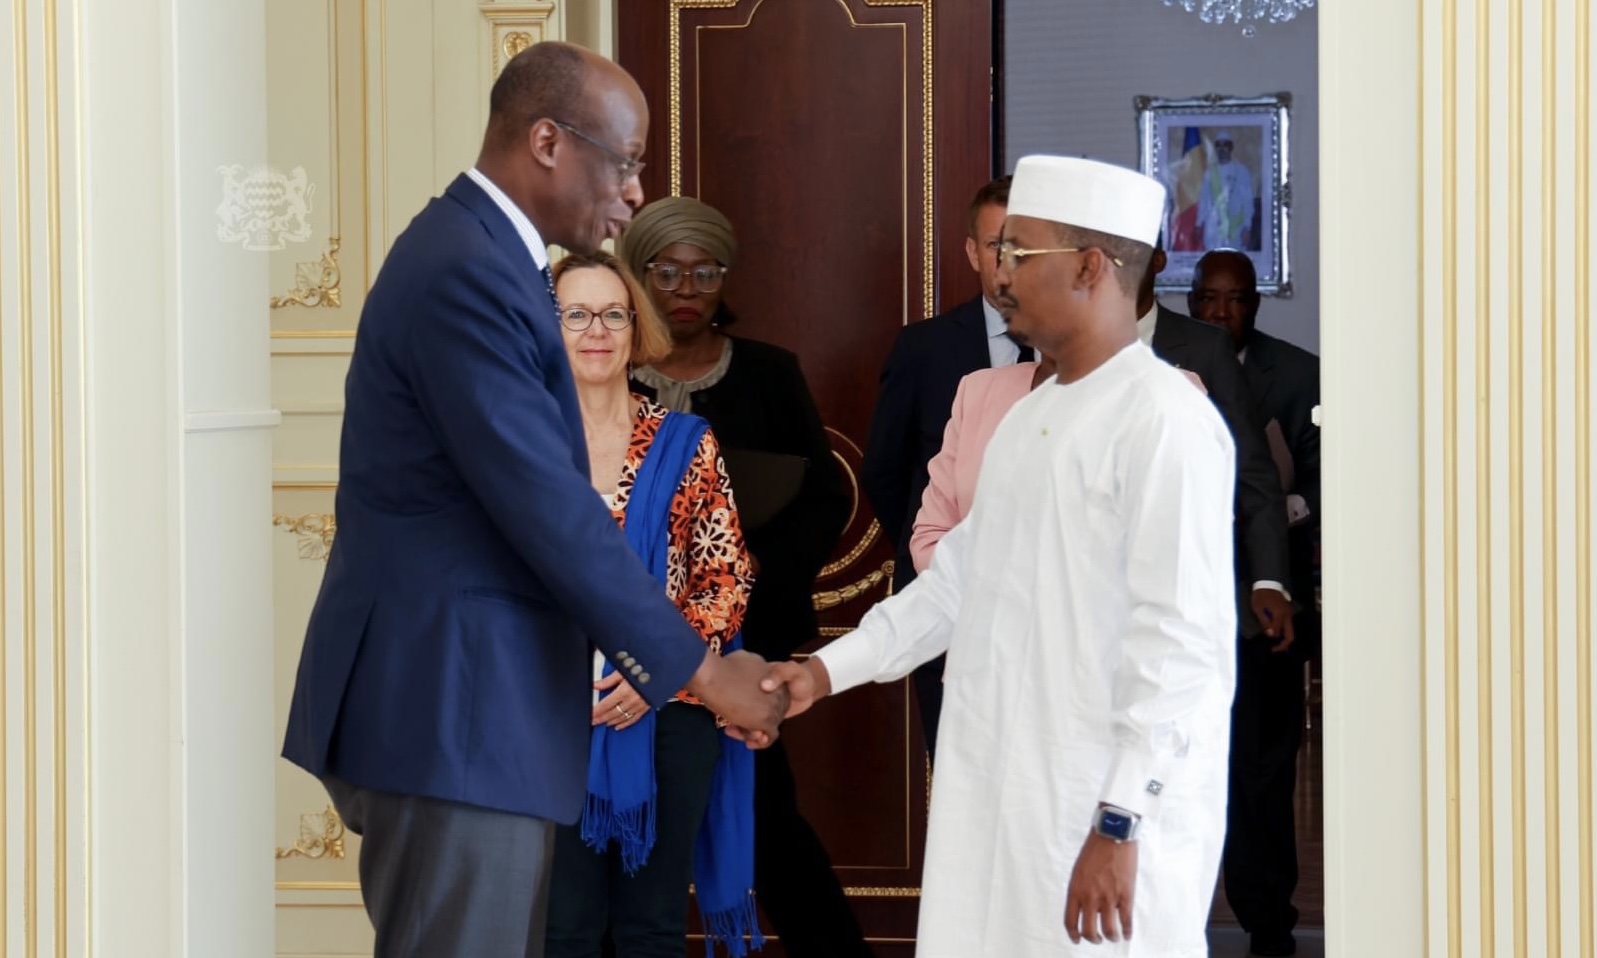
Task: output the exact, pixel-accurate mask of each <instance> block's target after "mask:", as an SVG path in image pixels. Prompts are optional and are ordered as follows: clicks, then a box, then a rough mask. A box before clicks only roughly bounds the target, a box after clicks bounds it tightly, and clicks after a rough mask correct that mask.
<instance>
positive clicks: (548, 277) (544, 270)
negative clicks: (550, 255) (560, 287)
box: [538, 266, 560, 313]
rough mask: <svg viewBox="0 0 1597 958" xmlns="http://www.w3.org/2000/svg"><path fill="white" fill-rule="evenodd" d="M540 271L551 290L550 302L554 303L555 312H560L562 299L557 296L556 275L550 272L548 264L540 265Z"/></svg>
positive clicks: (545, 284) (545, 283)
mask: <svg viewBox="0 0 1597 958" xmlns="http://www.w3.org/2000/svg"><path fill="white" fill-rule="evenodd" d="M538 272H540V273H542V274H543V283H544V286H546V287H547V288H548V290H549V302H551V303H554V306H555V312H557V313H558V312H560V300H559V299H558V298H557V297H556V296H555V277H554V274H553V273H551V272H549V267H548V266H540V267H538Z"/></svg>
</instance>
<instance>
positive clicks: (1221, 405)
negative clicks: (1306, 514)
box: [1137, 249, 1294, 648]
mask: <svg viewBox="0 0 1597 958" xmlns="http://www.w3.org/2000/svg"><path fill="white" fill-rule="evenodd" d="M1164 267H1165V254H1164V250H1163V249H1155V250H1154V253H1153V261H1152V262H1151V263H1150V264H1149V265H1148V271H1147V273H1146V274H1145V275H1144V276H1143V279H1142V287H1141V289H1140V291H1139V293H1138V298H1137V310H1138V315H1139V316H1140V317H1141V318H1140V319H1138V320H1137V334H1138V336H1139V337H1141V339H1142V341H1143V342H1144V343H1146V344H1147V345H1149V346H1150V347H1152V349H1153V352H1154V355H1156V356H1158V357H1159V358H1160V359H1162V360H1164V361H1165V362H1167V363H1169V364H1170V365H1172V366H1175V367H1176V368H1177V369H1185V370H1188V371H1190V372H1192V373H1194V374H1195V375H1197V376H1198V378H1199V379H1201V380H1202V381H1203V386H1204V388H1205V389H1206V390H1208V393H1209V399H1210V400H1211V401H1213V402H1214V405H1215V408H1216V409H1218V410H1219V411H1220V416H1221V417H1222V418H1223V419H1224V420H1225V422H1226V425H1227V426H1229V427H1230V428H1231V436H1232V438H1233V439H1234V440H1235V442H1236V446H1237V535H1238V540H1237V550H1236V554H1237V584H1238V601H1239V608H1238V615H1237V622H1238V624H1239V625H1240V627H1241V629H1242V633H1243V634H1244V635H1245V636H1260V635H1262V636H1264V637H1265V638H1266V639H1270V640H1272V641H1271V642H1270V643H1269V644H1271V645H1273V646H1279V647H1281V648H1285V647H1287V646H1290V645H1291V643H1292V640H1293V636H1294V632H1293V626H1292V601H1291V599H1290V597H1289V592H1288V587H1289V585H1288V584H1289V583H1290V582H1291V575H1290V563H1289V562H1288V560H1287V517H1286V498H1285V495H1284V494H1283V493H1282V491H1281V478H1280V473H1279V472H1278V471H1277V470H1276V467H1275V462H1274V460H1272V459H1271V458H1270V446H1269V442H1268V440H1266V438H1265V433H1264V424H1263V423H1261V422H1260V421H1259V420H1258V416H1257V414H1256V412H1255V410H1254V408H1253V402H1252V400H1251V399H1250V398H1249V397H1248V390H1247V386H1246V384H1245V383H1244V381H1243V377H1242V370H1241V369H1240V368H1239V367H1238V365H1237V361H1236V354H1235V353H1234V352H1233V351H1232V349H1231V342H1230V339H1229V338H1228V337H1227V336H1226V335H1225V334H1224V333H1223V332H1222V331H1220V330H1217V329H1215V328H1213V327H1212V326H1208V325H1206V324H1204V323H1200V322H1198V321H1197V320H1195V319H1192V318H1191V317H1189V316H1183V315H1181V314H1180V313H1177V312H1175V311H1174V310H1170V309H1166V308H1165V307H1164V306H1163V305H1161V304H1160V303H1159V301H1158V298H1157V297H1156V296H1155V295H1154V283H1155V279H1156V278H1157V277H1158V275H1159V273H1160V272H1162V271H1163V270H1164Z"/></svg>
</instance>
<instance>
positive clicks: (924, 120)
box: [666, 0, 936, 316]
mask: <svg viewBox="0 0 1597 958" xmlns="http://www.w3.org/2000/svg"><path fill="white" fill-rule="evenodd" d="M739 2H740V0H671V12H670V17H669V20H668V22H667V34H668V36H667V40H666V42H667V46H668V53H669V56H668V61H669V64H668V72H669V74H670V77H669V83H668V85H667V88H668V91H669V93H668V96H669V103H668V107H669V112H670V116H669V133H670V153H671V155H670V164H671V170H670V172H671V177H670V181H671V195H672V196H681V195H682V132H683V131H682V11H683V10H685V9H686V10H726V9H731V8H733V7H736V6H737V5H738V3H739ZM763 2H764V0H755V3H754V5H753V7H751V8H750V9H749V17H748V20H747V21H745V23H744V24H743V25H744V26H747V25H748V24H749V23H752V22H753V20H754V15H755V13H757V12H758V11H759V8H760V4H761V3H763ZM864 3H865V5H866V6H867V7H919V8H920V10H921V309H922V310H923V314H924V315H926V316H931V315H932V314H933V313H935V312H936V295H935V289H934V287H935V283H934V276H935V273H934V263H935V249H936V243H935V241H934V238H933V229H934V227H933V222H934V209H935V206H934V198H935V193H934V189H933V179H932V172H933V166H934V159H935V155H936V154H935V151H934V149H933V137H932V121H933V116H934V113H933V110H932V85H933V84H932V80H933V70H934V66H933V62H932V0H864ZM838 4H839V5H840V6H842V8H843V12H844V13H846V14H847V15H848V18H849V21H850V22H852V23H854V25H855V26H860V25H861V24H859V23H858V21H855V20H854V13H853V11H851V10H849V9H848V4H847V3H846V2H845V0H838ZM865 26H887V24H865ZM898 26H907V25H906V24H898ZM906 68H907V67H906ZM904 107H905V109H906V110H907V109H908V107H909V105H908V104H907V103H906V104H904ZM908 146H909V145H908V143H907V142H906V143H905V148H906V149H908ZM907 199H908V197H906V200H907ZM907 239H908V237H906V240H907ZM906 262H907V257H906ZM908 305H909V304H908V303H906V304H905V307H906V309H907V308H908Z"/></svg>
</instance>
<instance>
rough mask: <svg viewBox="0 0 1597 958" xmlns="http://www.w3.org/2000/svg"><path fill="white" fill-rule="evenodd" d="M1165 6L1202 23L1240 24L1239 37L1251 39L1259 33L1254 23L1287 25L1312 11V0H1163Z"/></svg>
mask: <svg viewBox="0 0 1597 958" xmlns="http://www.w3.org/2000/svg"><path fill="white" fill-rule="evenodd" d="M1164 5H1165V6H1167V7H1177V6H1179V7H1180V8H1181V9H1183V10H1185V11H1187V12H1188V13H1196V14H1197V15H1198V18H1199V19H1201V20H1202V21H1203V22H1204V23H1240V24H1242V35H1243V36H1245V37H1251V36H1253V35H1254V34H1255V33H1257V32H1258V31H1257V30H1256V29H1255V27H1254V22H1255V21H1258V20H1268V21H1269V22H1270V23H1286V22H1287V21H1288V20H1291V19H1292V18H1293V17H1295V16H1297V15H1298V14H1299V13H1302V12H1303V11H1304V10H1308V9H1310V8H1312V7H1313V6H1314V0H1164Z"/></svg>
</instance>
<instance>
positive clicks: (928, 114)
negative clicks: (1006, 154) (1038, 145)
mask: <svg viewBox="0 0 1597 958" xmlns="http://www.w3.org/2000/svg"><path fill="white" fill-rule="evenodd" d="M865 5H866V6H867V7H920V8H921V46H920V50H921V173H922V175H921V180H922V182H921V223H922V228H921V236H922V240H921V276H922V288H921V308H922V310H924V314H925V315H926V316H931V315H933V314H935V313H936V312H937V305H936V303H937V298H936V293H935V291H934V289H933V286H934V284H933V281H932V277H933V269H934V267H933V264H934V262H935V260H936V256H935V247H936V243H935V242H934V240H933V229H934V227H933V220H934V210H935V204H934V202H933V201H934V196H935V194H934V190H933V188H932V187H933V184H932V169H933V165H934V159H935V156H936V152H935V150H934V149H933V140H932V120H933V118H934V113H933V110H932V70H933V69H934V67H933V60H932V0H865Z"/></svg>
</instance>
